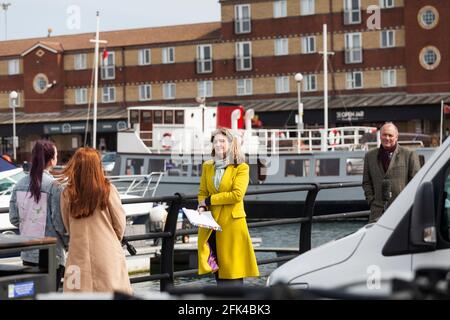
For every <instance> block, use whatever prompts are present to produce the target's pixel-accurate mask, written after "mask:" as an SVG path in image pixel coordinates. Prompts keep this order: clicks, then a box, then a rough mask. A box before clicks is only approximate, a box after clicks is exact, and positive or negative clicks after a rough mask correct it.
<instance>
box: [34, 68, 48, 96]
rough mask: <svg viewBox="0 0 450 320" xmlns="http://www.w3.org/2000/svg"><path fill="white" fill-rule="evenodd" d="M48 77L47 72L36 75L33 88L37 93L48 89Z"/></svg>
mask: <svg viewBox="0 0 450 320" xmlns="http://www.w3.org/2000/svg"><path fill="white" fill-rule="evenodd" d="M48 84H49V83H48V78H47V76H46V75H45V74H43V73H39V74H37V75H36V76H35V77H34V80H33V88H34V91H36V92H37V93H40V94H42V93H44V92H46V91H47V90H48V88H49V86H48Z"/></svg>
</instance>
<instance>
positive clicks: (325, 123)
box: [322, 24, 328, 151]
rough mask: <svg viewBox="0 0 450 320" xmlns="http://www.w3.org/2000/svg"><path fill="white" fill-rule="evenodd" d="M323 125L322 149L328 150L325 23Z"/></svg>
mask: <svg viewBox="0 0 450 320" xmlns="http://www.w3.org/2000/svg"><path fill="white" fill-rule="evenodd" d="M323 125H324V129H325V133H324V143H323V144H322V151H325V150H328V35H327V25H326V24H324V25H323Z"/></svg>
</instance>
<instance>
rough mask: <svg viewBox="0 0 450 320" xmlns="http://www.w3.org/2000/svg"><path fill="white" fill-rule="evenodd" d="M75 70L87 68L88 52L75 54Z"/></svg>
mask: <svg viewBox="0 0 450 320" xmlns="http://www.w3.org/2000/svg"><path fill="white" fill-rule="evenodd" d="M74 63H75V65H74V67H75V70H84V69H86V68H87V54H86V53H80V54H76V55H75V60H74Z"/></svg>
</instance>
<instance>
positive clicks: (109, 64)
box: [102, 52, 116, 80]
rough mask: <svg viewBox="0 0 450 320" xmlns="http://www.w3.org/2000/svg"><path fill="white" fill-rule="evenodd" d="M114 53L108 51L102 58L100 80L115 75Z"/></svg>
mask: <svg viewBox="0 0 450 320" xmlns="http://www.w3.org/2000/svg"><path fill="white" fill-rule="evenodd" d="M115 57H116V55H115V53H114V52H109V54H108V57H107V58H106V59H102V80H110V79H114V78H115V77H116V65H115V64H116V62H115V61H116V59H115Z"/></svg>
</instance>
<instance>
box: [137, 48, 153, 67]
mask: <svg viewBox="0 0 450 320" xmlns="http://www.w3.org/2000/svg"><path fill="white" fill-rule="evenodd" d="M151 61H152V55H151V51H150V49H141V50H139V65H140V66H145V65H149V64H151Z"/></svg>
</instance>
